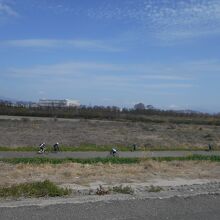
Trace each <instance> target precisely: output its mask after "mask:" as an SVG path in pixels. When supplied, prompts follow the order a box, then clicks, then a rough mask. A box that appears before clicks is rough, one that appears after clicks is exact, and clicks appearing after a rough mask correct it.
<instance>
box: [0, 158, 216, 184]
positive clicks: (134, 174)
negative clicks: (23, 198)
mask: <svg viewBox="0 0 220 220" xmlns="http://www.w3.org/2000/svg"><path fill="white" fill-rule="evenodd" d="M0 166H1V172H0V186H9V185H12V184H15V183H16V184H18V183H26V182H34V181H44V180H50V181H52V182H54V183H57V184H65V183H70V184H80V185H88V184H89V183H91V182H97V181H102V182H105V183H107V184H119V183H138V182H147V181H150V180H152V179H173V178H184V179H220V164H219V163H215V162H207V161H171V162H165V161H164V162H157V161H153V160H149V161H143V162H141V163H140V164H110V163H109V164H101V163H98V164H95V165H94V164H93V165H89V164H85V165H84V164H78V163H66V164H58V165H53V164H41V165H31V164H17V165H12V164H7V163H2V162H1V163H0Z"/></svg>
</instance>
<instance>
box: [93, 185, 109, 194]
mask: <svg viewBox="0 0 220 220" xmlns="http://www.w3.org/2000/svg"><path fill="white" fill-rule="evenodd" d="M109 193H110V192H109V190H107V189H104V187H103V186H102V185H99V188H97V190H96V195H99V196H103V195H107V194H109Z"/></svg>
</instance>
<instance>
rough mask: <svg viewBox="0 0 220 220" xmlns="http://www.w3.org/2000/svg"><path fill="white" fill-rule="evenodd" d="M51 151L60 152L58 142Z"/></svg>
mask: <svg viewBox="0 0 220 220" xmlns="http://www.w3.org/2000/svg"><path fill="white" fill-rule="evenodd" d="M53 149H54V151H55V152H57V151H59V150H60V148H59V143H58V142H57V143H56V144H54V145H53Z"/></svg>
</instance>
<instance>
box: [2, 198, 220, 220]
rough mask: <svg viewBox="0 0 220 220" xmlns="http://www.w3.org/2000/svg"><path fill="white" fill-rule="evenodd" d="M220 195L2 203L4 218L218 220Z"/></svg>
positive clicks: (25, 219) (24, 219)
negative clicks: (85, 201) (4, 205)
mask: <svg viewBox="0 0 220 220" xmlns="http://www.w3.org/2000/svg"><path fill="white" fill-rule="evenodd" d="M219 207H220V195H200V196H194V197H187V198H184V197H172V198H167V199H144V200H138V199H137V200H118V201H102V202H93V203H91V202H90V203H82V204H60V205H50V206H27V207H25V206H24V207H13V208H8V207H3V208H0V219H1V220H15V219H22V220H30V219H31V220H35V219H37V220H39V219H47V220H56V219H63V220H65V219H84V220H86V219H88V220H93V219H94V220H99V219H103V220H110V219H111V220H113V219H114V220H116V219H117V220H119V219H120V220H122V219H126V220H136V219H137V220H141V219H145V220H146V219H152V220H163V219H174V220H177V219H178V220H183V219H187V220H197V219H198V220H207V219H212V220H219V219H220V209H219Z"/></svg>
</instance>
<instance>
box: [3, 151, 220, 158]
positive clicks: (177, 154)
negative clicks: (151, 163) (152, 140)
mask: <svg viewBox="0 0 220 220" xmlns="http://www.w3.org/2000/svg"><path fill="white" fill-rule="evenodd" d="M192 154H197V155H218V156H220V151H210V152H208V151H146V152H144V151H136V152H119V157H122V158H145V157H149V158H150V157H185V156H189V155H192ZM108 156H109V152H94V151H93V152H88V151H87V152H58V153H52V152H46V153H45V154H38V153H37V152H0V158H33V157H49V158H97V157H101V158H106V157H108Z"/></svg>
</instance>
